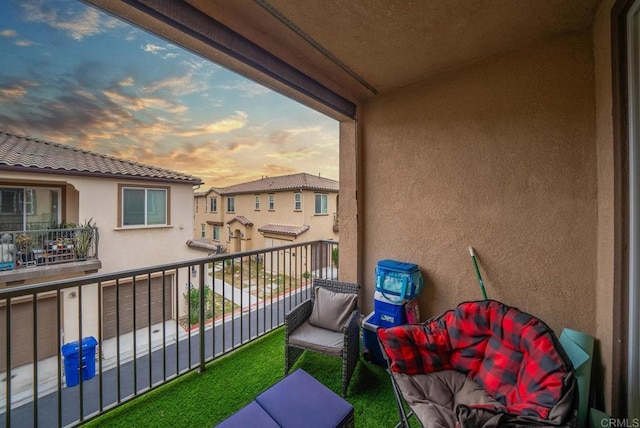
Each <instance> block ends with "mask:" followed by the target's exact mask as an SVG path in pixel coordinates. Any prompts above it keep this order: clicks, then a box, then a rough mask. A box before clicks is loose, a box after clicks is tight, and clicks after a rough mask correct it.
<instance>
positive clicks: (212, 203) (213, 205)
mask: <svg viewBox="0 0 640 428" xmlns="http://www.w3.org/2000/svg"><path fill="white" fill-rule="evenodd" d="M209 211H211V212H212V213H217V212H218V198H211V199H209Z"/></svg>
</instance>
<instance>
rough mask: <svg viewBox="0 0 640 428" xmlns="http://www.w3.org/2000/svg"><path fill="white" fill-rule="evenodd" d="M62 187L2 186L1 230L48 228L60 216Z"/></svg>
mask: <svg viewBox="0 0 640 428" xmlns="http://www.w3.org/2000/svg"><path fill="white" fill-rule="evenodd" d="M59 207H60V189H57V188H44V187H32V188H23V187H0V230H5V231H12V230H27V229H46V228H50V227H55V226H57V224H58V223H59V218H60V215H59V214H60V213H59V210H60V208H59Z"/></svg>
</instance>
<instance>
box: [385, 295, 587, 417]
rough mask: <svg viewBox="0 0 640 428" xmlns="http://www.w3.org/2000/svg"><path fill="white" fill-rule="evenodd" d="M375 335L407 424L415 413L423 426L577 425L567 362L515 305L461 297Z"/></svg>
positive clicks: (552, 339) (543, 328)
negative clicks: (423, 318) (449, 306)
mask: <svg viewBox="0 0 640 428" xmlns="http://www.w3.org/2000/svg"><path fill="white" fill-rule="evenodd" d="M378 338H379V340H380V345H381V349H382V350H383V354H385V357H386V358H387V362H388V363H389V368H388V371H389V374H390V375H391V380H392V383H393V386H394V391H395V393H396V399H397V402H398V411H399V413H400V418H401V424H403V425H404V426H406V427H408V426H409V424H408V418H409V417H411V415H412V414H413V415H415V416H416V417H417V418H418V420H419V421H420V422H421V423H422V425H423V426H426V427H443V426H450V427H456V426H461V427H499V426H510V427H514V426H518V427H520V426H522V427H526V426H559V427H571V426H575V425H576V417H577V416H576V415H577V403H578V400H577V395H578V393H577V391H578V389H577V383H576V378H575V373H574V370H573V366H572V364H571V361H570V360H569V358H568V357H567V355H566V354H565V352H564V350H563V348H562V346H561V345H560V343H559V342H558V340H557V338H556V336H555V334H554V333H553V331H552V330H551V329H550V328H549V327H548V326H547V325H546V324H545V323H543V322H542V321H540V320H539V319H537V318H536V317H534V316H531V315H529V314H526V313H524V312H522V311H520V310H518V309H516V308H513V307H509V306H507V305H504V304H502V303H500V302H497V301H494V300H484V301H479V302H466V303H462V304H460V305H458V307H457V308H456V309H454V310H450V311H447V312H446V313H444V314H443V315H441V316H439V317H436V318H433V319H431V320H429V321H427V322H425V323H422V324H416V325H403V326H397V327H391V328H388V329H382V328H381V329H379V330H378ZM403 401H405V402H406V403H407V404H408V405H409V407H410V408H411V412H410V413H409V414H407V413H406V412H405V410H404V406H403Z"/></svg>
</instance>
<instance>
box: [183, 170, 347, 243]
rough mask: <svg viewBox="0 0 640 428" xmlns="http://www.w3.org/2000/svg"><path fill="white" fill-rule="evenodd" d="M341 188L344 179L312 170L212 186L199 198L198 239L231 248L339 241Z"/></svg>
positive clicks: (196, 220) (195, 212) (197, 216)
mask: <svg viewBox="0 0 640 428" xmlns="http://www.w3.org/2000/svg"><path fill="white" fill-rule="evenodd" d="M338 191H339V183H338V181H336V180H331V179H328V178H324V177H320V176H316V175H311V174H306V173H299V174H291V175H283V176H278V177H266V178H262V179H260V180H255V181H250V182H246V183H240V184H236V185H233V186H229V187H225V188H215V187H214V188H211V189H209V190H208V191H206V192H201V193H197V194H196V195H195V198H194V215H195V220H194V227H195V229H194V240H196V241H199V242H201V243H206V244H209V245H212V246H214V247H215V246H220V247H221V248H222V249H224V250H225V251H226V252H229V253H234V252H239V251H249V250H256V249H260V248H270V247H275V246H278V245H285V244H289V243H291V242H292V241H314V240H318V239H332V240H337V239H338V227H337V212H338ZM220 247H219V248H220Z"/></svg>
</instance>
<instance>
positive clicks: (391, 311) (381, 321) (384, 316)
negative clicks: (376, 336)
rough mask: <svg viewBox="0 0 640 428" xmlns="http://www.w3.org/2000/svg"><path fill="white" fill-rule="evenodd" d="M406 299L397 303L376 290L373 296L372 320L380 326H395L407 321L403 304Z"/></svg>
mask: <svg viewBox="0 0 640 428" xmlns="http://www.w3.org/2000/svg"><path fill="white" fill-rule="evenodd" d="M407 302H408V301H407V300H404V299H403V300H402V301H400V302H398V303H396V302H392V301H390V300H388V299H386V298H385V297H384V296H383V295H382V293H380V292H379V291H376V292H375V294H374V298H373V309H374V317H373V320H372V321H373V322H374V323H375V324H377V325H378V326H379V327H382V328H389V327H395V326H397V325H402V324H406V323H407V314H406V312H405V304H406V303H407Z"/></svg>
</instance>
